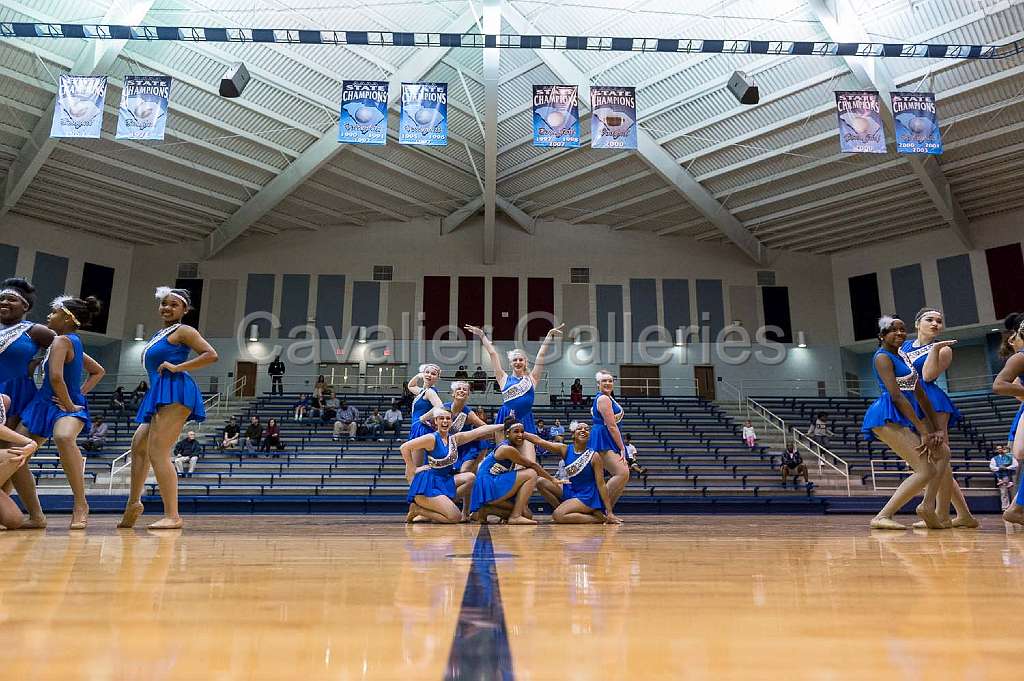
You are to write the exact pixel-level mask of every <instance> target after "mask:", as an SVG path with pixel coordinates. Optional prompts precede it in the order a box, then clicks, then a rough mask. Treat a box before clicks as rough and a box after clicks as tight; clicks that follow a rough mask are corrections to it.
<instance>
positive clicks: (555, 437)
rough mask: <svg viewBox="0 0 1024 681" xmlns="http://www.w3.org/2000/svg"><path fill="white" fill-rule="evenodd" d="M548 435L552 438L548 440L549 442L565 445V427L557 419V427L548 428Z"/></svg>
mask: <svg viewBox="0 0 1024 681" xmlns="http://www.w3.org/2000/svg"><path fill="white" fill-rule="evenodd" d="M548 435H550V436H551V437H550V438H548V441H549V442H559V443H564V442H565V426H563V425H562V422H561V421H559V420H558V419H555V425H553V426H551V427H550V428H548Z"/></svg>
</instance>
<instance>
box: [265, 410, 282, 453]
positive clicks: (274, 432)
mask: <svg viewBox="0 0 1024 681" xmlns="http://www.w3.org/2000/svg"><path fill="white" fill-rule="evenodd" d="M271 445H273V446H274V449H276V450H277V451H279V452H280V451H281V450H282V449H284V445H282V444H281V426H279V425H277V419H270V420H269V421H267V429H266V431H264V433H263V451H264V452H269V451H270V446H271ZM274 456H277V454H275V455H274Z"/></svg>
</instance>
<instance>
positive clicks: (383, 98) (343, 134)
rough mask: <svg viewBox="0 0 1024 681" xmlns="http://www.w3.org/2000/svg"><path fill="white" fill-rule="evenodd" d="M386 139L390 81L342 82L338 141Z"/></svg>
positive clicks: (371, 141)
mask: <svg viewBox="0 0 1024 681" xmlns="http://www.w3.org/2000/svg"><path fill="white" fill-rule="evenodd" d="M387 139H388V82H387V81H386V80H346V81H343V82H342V84H341V118H339V119H338V141H339V142H349V143H350V144H385V143H387Z"/></svg>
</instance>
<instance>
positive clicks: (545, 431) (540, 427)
mask: <svg viewBox="0 0 1024 681" xmlns="http://www.w3.org/2000/svg"><path fill="white" fill-rule="evenodd" d="M537 437H539V438H540V439H541V440H548V441H549V442H550V441H551V429H550V428H548V427H547V425H546V424H545V423H544V419H537ZM550 453H551V452H549V451H548V450H546V449H544V448H542V447H537V456H547V455H548V454H550Z"/></svg>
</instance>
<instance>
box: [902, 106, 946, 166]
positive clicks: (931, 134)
mask: <svg viewBox="0 0 1024 681" xmlns="http://www.w3.org/2000/svg"><path fill="white" fill-rule="evenodd" d="M892 117H893V119H894V120H895V121H896V151H897V152H899V153H901V154H941V153H942V131H941V130H939V122H938V119H937V118H936V115H935V93H934V92H893V93H892Z"/></svg>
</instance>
